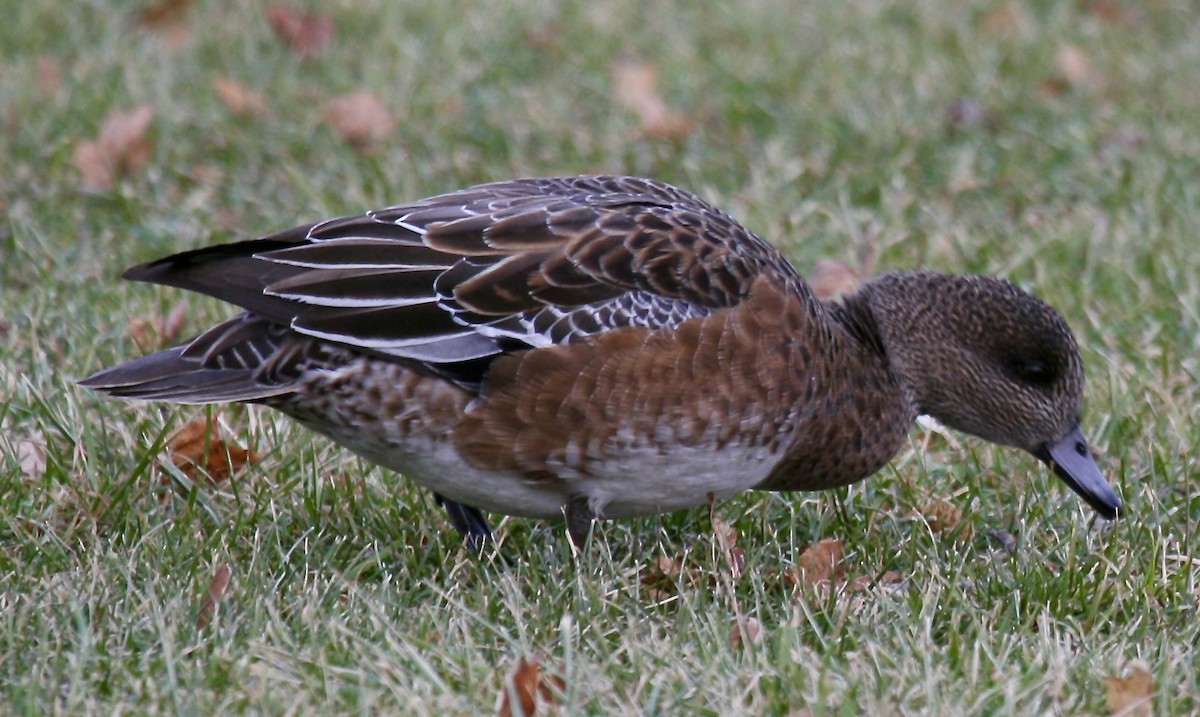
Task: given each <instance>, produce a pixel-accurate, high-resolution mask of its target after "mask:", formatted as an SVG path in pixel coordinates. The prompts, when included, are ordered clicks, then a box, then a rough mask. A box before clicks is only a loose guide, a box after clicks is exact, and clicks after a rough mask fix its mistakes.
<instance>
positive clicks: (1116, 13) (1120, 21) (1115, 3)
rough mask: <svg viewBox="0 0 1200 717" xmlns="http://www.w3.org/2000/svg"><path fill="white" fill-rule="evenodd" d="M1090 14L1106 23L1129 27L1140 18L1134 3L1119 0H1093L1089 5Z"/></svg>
mask: <svg viewBox="0 0 1200 717" xmlns="http://www.w3.org/2000/svg"><path fill="white" fill-rule="evenodd" d="M1087 10H1088V14H1090V15H1091V16H1092V17H1094V18H1096V19H1097V20H1099V21H1100V22H1102V23H1104V24H1106V25H1113V26H1116V27H1123V28H1129V27H1133V26H1134V25H1135V24H1136V23H1137V20H1138V12H1137V9H1136V7H1135V6H1134V5H1130V4H1127V3H1123V2H1119V0H1092V2H1090V3H1088V6H1087Z"/></svg>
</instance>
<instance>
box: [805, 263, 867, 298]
mask: <svg viewBox="0 0 1200 717" xmlns="http://www.w3.org/2000/svg"><path fill="white" fill-rule="evenodd" d="M808 285H809V286H811V287H812V290H813V293H814V294H816V296H817V298H818V299H823V300H836V299H840V298H841V297H843V296H848V295H850V294H853V293H854V292H856V291H858V289H859V287H861V286H862V278H861V277H860V276H859V275H858V272H856V271H855V270H854V269H851V268H850V266H849V265H847V264H844V263H842V262H840V261H835V260H833V259H817V263H816V264H814V265H813V270H812V273H811V274H810V276H809V282H808Z"/></svg>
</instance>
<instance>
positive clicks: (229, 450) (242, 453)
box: [167, 415, 258, 483]
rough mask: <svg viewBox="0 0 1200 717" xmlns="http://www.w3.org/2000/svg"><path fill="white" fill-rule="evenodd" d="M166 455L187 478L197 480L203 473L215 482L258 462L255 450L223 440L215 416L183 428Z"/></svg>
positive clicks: (169, 444)
mask: <svg viewBox="0 0 1200 717" xmlns="http://www.w3.org/2000/svg"><path fill="white" fill-rule="evenodd" d="M167 453H168V455H169V456H170V458H171V463H173V464H174V465H175V466H176V467H177V468H179V470H180V471H182V472H183V473H184V475H186V476H187V477H188V478H190V479H191V480H193V481H195V480H196V479H197V477H198V476H199V475H200V474H203V475H205V476H207V478H208V480H209V481H211V482H212V483H220V482H222V481H225V480H227V479H228V478H229V477H230V476H231V475H233V474H234V473H235V472H237V471H239V470H241V469H242V468H243V467H245V466H246V465H247V464H250V463H254V462H255V461H257V460H258V454H256V453H255V452H254V451H250V450H246V449H245V448H242V447H241V446H238V445H236V444H234V443H230V442H229V441H226V440H225V439H224V438H222V437H221V429H220V427H219V426H218V425H217V417H216V416H215V415H214V416H213V417H212V418H211V419H208V418H206V417H204V416H200V417H198V418H195V419H192V420H191V421H188V422H187V423H185V424H184V425H183V426H181V427H180V428H179V430H177V431H175V433H173V434H172V435H171V437H170V438H168V439H167Z"/></svg>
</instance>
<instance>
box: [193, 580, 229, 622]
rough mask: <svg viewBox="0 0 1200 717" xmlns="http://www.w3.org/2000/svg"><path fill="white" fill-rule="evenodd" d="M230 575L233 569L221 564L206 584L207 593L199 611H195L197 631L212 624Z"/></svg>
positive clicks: (227, 586)
mask: <svg viewBox="0 0 1200 717" xmlns="http://www.w3.org/2000/svg"><path fill="white" fill-rule="evenodd" d="M232 575H233V569H232V568H230V567H229V564H228V563H221V564H220V565H218V566H217V571H216V573H214V574H213V579H212V581H211V582H209V584H208V592H207V593H206V594H205V595H204V600H203V601H202V602H201V603H200V609H199V610H197V611H196V629H197V630H203V629H204V628H206V627H208V625H209V623H210V622H212V618H213V614H214V613H215V612H216V610H217V605H219V604H220V603H221V599H222V598H224V597H225V591H226V590H227V589H228V588H229V578H230V577H231V576H232Z"/></svg>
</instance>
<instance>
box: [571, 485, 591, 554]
mask: <svg viewBox="0 0 1200 717" xmlns="http://www.w3.org/2000/svg"><path fill="white" fill-rule="evenodd" d="M563 515H564V516H566V519H567V535H568V536H569V537H570V538H571V544H572V545H574V546H575V548H576V549H577V550H583V547H584V546H585V545H587V539H588V534H589V533H591V532H592V520H593V519H594V518H595V517H596V516H595V514H594V513H592V509H591V507H589V506H588V499H587V498H572V499H571V500H570V501H568V502H567V504H566V505H564V506H563Z"/></svg>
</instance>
